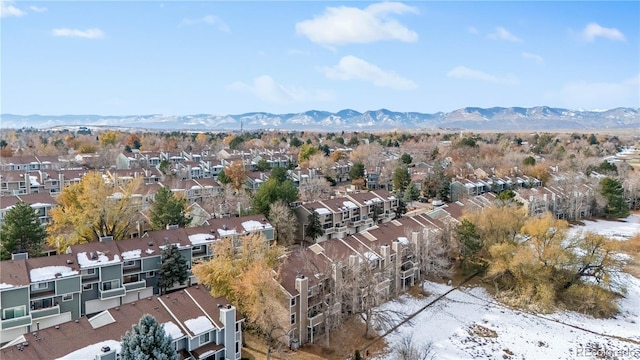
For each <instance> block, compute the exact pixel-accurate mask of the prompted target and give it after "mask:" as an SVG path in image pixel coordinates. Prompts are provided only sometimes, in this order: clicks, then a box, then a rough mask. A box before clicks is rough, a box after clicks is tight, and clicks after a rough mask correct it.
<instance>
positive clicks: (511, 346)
mask: <svg viewBox="0 0 640 360" xmlns="http://www.w3.org/2000/svg"><path fill="white" fill-rule="evenodd" d="M625 220H626V222H617V221H596V222H594V221H587V222H585V226H584V229H583V230H586V231H592V232H596V233H600V234H604V235H608V236H615V237H616V238H617V239H620V240H623V239H628V238H629V237H630V236H632V235H635V234H637V233H640V216H638V215H632V216H630V217H629V218H627V219H625ZM620 281H621V282H622V283H623V285H624V286H625V287H626V289H627V295H626V296H625V297H624V298H622V299H620V300H619V302H618V304H619V306H620V309H621V312H620V314H618V315H617V316H616V318H614V319H601V320H600V319H594V318H591V317H589V316H585V315H582V314H578V313H574V312H558V313H554V314H548V315H536V314H531V313H526V312H523V311H518V310H513V309H510V308H508V307H505V306H503V305H501V304H499V303H497V302H495V301H494V299H493V297H492V296H491V295H490V294H488V293H487V292H486V291H485V290H484V289H482V288H478V287H476V288H461V289H459V290H454V291H453V292H451V293H450V294H448V295H447V296H446V297H445V298H443V299H441V300H440V301H438V302H436V303H435V304H433V305H432V306H431V307H429V308H427V309H426V310H424V311H423V312H421V313H420V314H418V315H417V316H416V317H415V318H413V319H412V320H411V322H410V323H407V324H404V325H402V326H401V327H399V328H398V329H396V330H395V331H394V332H392V333H390V334H389V335H388V336H387V337H386V342H387V344H388V345H389V348H390V349H391V351H393V349H395V348H397V347H398V346H399V343H400V341H401V340H402V338H403V337H406V336H413V339H414V341H415V343H417V344H424V343H427V342H429V341H431V342H432V343H433V347H434V352H435V357H434V358H435V359H481V358H484V359H580V358H585V359H593V358H604V359H616V358H617V359H640V279H637V278H635V277H633V276H631V275H628V274H622V275H621V277H620ZM451 288H452V287H451V286H447V285H443V284H437V283H431V282H427V283H426V284H425V290H426V291H427V292H429V293H430V294H431V295H430V296H429V297H427V298H424V299H415V298H412V297H411V296H409V295H405V296H402V297H400V298H399V299H398V300H395V301H392V302H389V303H387V304H385V305H384V306H383V307H384V308H391V309H394V310H397V311H401V312H403V313H404V314H411V313H414V312H416V311H418V310H419V309H420V308H422V307H423V306H425V305H426V304H427V303H429V302H430V301H432V300H433V299H435V298H436V297H438V296H439V295H441V294H443V293H445V292H446V291H448V290H450V289H451ZM624 339H627V341H624ZM599 355H605V356H599ZM378 359H379V360H392V359H393V360H395V359H398V356H397V355H394V354H393V353H389V354H387V355H384V356H381V357H379V358H378Z"/></svg>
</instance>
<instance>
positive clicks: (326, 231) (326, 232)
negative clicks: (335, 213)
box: [324, 227, 336, 235]
mask: <svg viewBox="0 0 640 360" xmlns="http://www.w3.org/2000/svg"><path fill="white" fill-rule="evenodd" d="M334 232H336V228H334V227H330V228H325V229H324V234H325V235H329V234H333V233H334Z"/></svg>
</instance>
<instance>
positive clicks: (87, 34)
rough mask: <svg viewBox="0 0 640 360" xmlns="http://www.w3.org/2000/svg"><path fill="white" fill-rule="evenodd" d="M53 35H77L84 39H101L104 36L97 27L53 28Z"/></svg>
mask: <svg viewBox="0 0 640 360" xmlns="http://www.w3.org/2000/svg"><path fill="white" fill-rule="evenodd" d="M52 34H53V36H61V37H79V38H85V39H102V38H103V37H104V32H102V30H100V29H97V28H92V29H87V30H79V29H68V28H61V29H53V30H52Z"/></svg>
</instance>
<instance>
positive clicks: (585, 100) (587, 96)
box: [545, 75, 640, 109]
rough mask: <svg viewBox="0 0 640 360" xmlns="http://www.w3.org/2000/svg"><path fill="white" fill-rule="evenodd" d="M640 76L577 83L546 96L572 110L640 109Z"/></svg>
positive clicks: (566, 85) (567, 85) (568, 84)
mask: <svg viewBox="0 0 640 360" xmlns="http://www.w3.org/2000/svg"><path fill="white" fill-rule="evenodd" d="M639 85H640V75H637V76H635V77H631V78H628V79H625V80H622V81H619V82H587V81H584V80H583V81H576V82H571V83H567V84H565V85H564V86H563V87H562V89H560V90H559V91H555V92H549V93H547V94H545V96H546V98H547V99H549V100H556V101H557V100H559V101H561V105H562V106H565V107H568V108H572V109H579V108H582V109H611V108H616V107H620V106H632V107H640V100H639V99H640V86H639Z"/></svg>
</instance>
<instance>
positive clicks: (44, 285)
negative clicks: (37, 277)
mask: <svg viewBox="0 0 640 360" xmlns="http://www.w3.org/2000/svg"><path fill="white" fill-rule="evenodd" d="M48 287H49V283H46V282H41V283H37V284H33V285H31V290H42V289H46V288H48Z"/></svg>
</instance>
